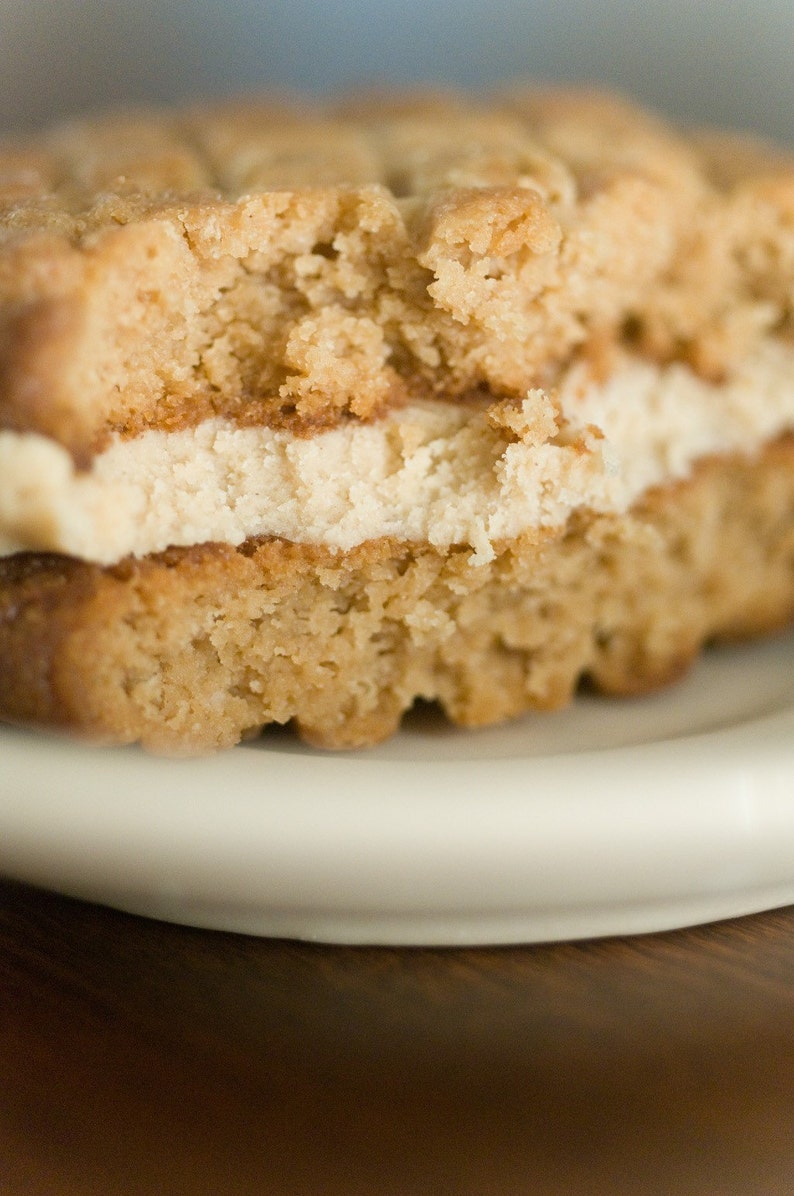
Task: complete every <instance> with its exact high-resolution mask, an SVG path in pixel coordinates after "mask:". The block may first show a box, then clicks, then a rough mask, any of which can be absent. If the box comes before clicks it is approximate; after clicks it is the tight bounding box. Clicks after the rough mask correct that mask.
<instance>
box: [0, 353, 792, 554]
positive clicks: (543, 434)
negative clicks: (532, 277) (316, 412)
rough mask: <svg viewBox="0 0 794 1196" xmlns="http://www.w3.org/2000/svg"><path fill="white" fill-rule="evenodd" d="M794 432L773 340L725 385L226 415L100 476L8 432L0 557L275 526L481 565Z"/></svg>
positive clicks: (684, 378)
mask: <svg viewBox="0 0 794 1196" xmlns="http://www.w3.org/2000/svg"><path fill="white" fill-rule="evenodd" d="M791 428H794V347H789V346H786V345H784V344H782V343H777V342H774V343H773V342H770V343H768V344H766V345H765V346H764V348H763V350H762V351H760V352H759V353H757V354H756V355H755V356H754V357H753V358H752V359H751V360H748V361H747V362H746V363H745V365H744V367H743V368H742V369H741V370H739V371H738V373H737V374H736V375H735V376H734V377H733V378H732V379H731V380H730V381H729V382H726V383H723V384H721V385H712V384H709V383H707V382H704V381H703V380H702V379H700V378H698V377H697V376H696V375H695V374H693V373H692V371H691V370H689V369H688V368H687V367H685V366H683V365H679V364H674V365H670V366H667V367H659V366H655V365H653V364H650V363H648V362H646V361H640V360H637V359H635V358H631V357H629V356H626V357H623V358H622V359H621V360H619V361H618V362H617V364H616V367H615V369H614V371H613V373H612V374H611V376H610V377H609V378H608V379H607V380H606V381H603V382H596V381H594V380H593V378H592V376H591V375H590V374H589V372H588V370H587V369H586V367H584V366H581V365H580V366H577V367H574V368H573V369H571V370H570V371H569V373H568V374H567V375H566V376H565V377H564V378H563V380H562V382H561V384H560V385H559V388H558V389H557V390H556V391H555V392H554V394H553V395H549V394H546V393H545V392H543V391H541V390H533V391H530V392H529V393H528V395H527V397H526V398H525V400H524V401H523V403H517V404H516V405H515V406H514V407H510V406H506V407H504V408H503V409H502V411H501V412H500V413H498V414H497V416H496V418H494V416H493V415H492V417H491V419H490V420H489V418H488V416H487V414H486V412H484V411H483V410H482V409H476V408H472V407H469V406H466V405H458V406H456V405H452V404H446V403H439V402H418V403H414V404H411V405H409V406H407V407H404V408H402V409H400V410H398V411H395V412H392V413H391V414H390V415H389V416H388V417H387V418H385V419H383V420H382V421H380V422H378V423H376V424H372V425H366V426H361V425H353V424H348V425H345V426H343V427H338V428H334V429H332V430H330V431H326V432H322V433H320V434H318V435H316V436H314V437H313V438H311V439H299V438H296V437H294V436H292V435H291V434H289V433H287V432H284V431H274V430H272V429H269V428H240V427H236V426H235V425H234V424H232V423H230V422H229V421H226V420H223V419H212V420H208V421H206V422H204V423H202V424H200V425H199V426H198V427H195V428H189V429H185V430H183V431H178V432H162V431H149V432H145V433H143V434H142V435H140V436H138V437H137V438H135V439H133V440H118V441H116V442H115V443H113V444H111V445H110V446H109V447H108V448H107V449H106V451H104V452H103V453H101V454H100V455H98V456H97V457H96V458H95V459H94V461H93V464H92V467H91V469H90V470H88V471H84V472H80V471H77V470H75V468H74V465H73V462H72V460H71V457H70V456H69V454H68V453H67V452H66V451H65V450H64V449H63V448H61V447H60V446H59V445H58V444H56V443H54V442H53V441H51V440H48V439H46V438H44V437H42V436H38V435H35V434H27V433H24V434H23V433H15V432H2V433H0V553H2V554H4V555H7V554H9V553H14V552H19V551H36V552H59V553H67V554H69V555H71V556H76V557H81V558H84V559H86V560H90V561H96V562H98V563H101V564H110V563H113V562H115V561H118V560H119V559H121V558H122V557H124V556H127V555H128V554H135V555H138V556H142V555H144V554H146V553H150V552H158V551H161V550H163V549H165V548H167V547H169V546H171V545H190V544H198V543H203V542H206V541H222V542H225V543H228V544H239V543H241V542H242V541H243V540H245V539H246V538H247V537H249V536H260V535H274V536H281V537H284V538H286V539H288V540H294V541H298V542H304V543H305V542H318V543H322V544H326V545H329V546H332V547H336V548H339V549H347V548H351V547H353V546H355V545H357V544H360V543H363V542H364V541H367V540H372V539H377V538H379V537H381V536H395V537H398V538H399V539H401V540H408V541H415V542H416V541H425V542H429V543H431V544H433V545H435V546H437V547H438V548H441V549H444V548H447V547H449V546H450V545H453V544H456V545H468V546H469V547H470V548H471V550H472V558H471V559H472V563H473V564H481V563H486V562H487V561H489V560H491V559H492V557H493V555H494V551H495V547H496V546H498V544H499V542H500V541H504V540H510V539H513V538H514V537H516V536H517V535H519V534H521V533H523V532H526V531H529V530H530V529H538V528H540V529H542V528H552V527H557V526H560V525H562V524H564V523H565V521H566V520H567V518H568V517H569V516H570V514H571V513H572V512H573V511H574V510H576V509H578V508H587V509H589V510H592V511H596V512H605V513H606V512H620V511H624V510H626V509H627V508H628V507H629V506H630V505H631V504H632V503H633V502H634V501H635V500H636V499H637V498H638V497H639V496H640V495H641V494H642V493H643V492H644V491H645V490H647V489H648V488H649V487H652V486H656V485H659V484H661V483H666V482H669V481H675V480H678V479H681V478H685V477H686V476H687V475H688V474H689V473H690V471H691V469H692V466H693V465H694V463H695V462H696V461H698V460H699V459H700V458H702V457H704V456H707V455H710V454H715V453H726V452H736V451H740V452H752V451H754V450H755V449H757V448H759V447H760V446H761V445H762V444H764V443H765V442H766V441H768V440H770V439H771V438H773V437H775V436H777V435H779V434H781V433H782V432H783V431H785V430H787V429H791Z"/></svg>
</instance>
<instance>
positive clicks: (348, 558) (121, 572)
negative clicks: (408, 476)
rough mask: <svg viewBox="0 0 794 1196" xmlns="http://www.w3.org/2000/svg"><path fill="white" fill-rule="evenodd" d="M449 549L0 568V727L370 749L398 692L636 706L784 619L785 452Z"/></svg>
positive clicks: (504, 709)
mask: <svg viewBox="0 0 794 1196" xmlns="http://www.w3.org/2000/svg"><path fill="white" fill-rule="evenodd" d="M469 555H470V554H469V553H468V552H463V551H460V552H455V551H453V552H451V553H449V554H442V553H439V552H437V551H435V550H433V549H432V548H430V547H428V546H421V545H419V546H411V545H406V544H404V543H399V542H394V541H378V542H375V543H370V544H366V545H363V546H362V547H361V548H358V549H355V550H353V551H351V552H347V553H335V552H333V551H332V550H329V549H324V548H320V547H311V546H299V545H294V544H288V543H285V542H282V541H277V540H269V541H259V542H257V541H250V542H248V543H247V544H246V545H244V546H243V547H242V548H240V549H237V550H235V549H232V548H229V547H225V546H222V545H205V546H201V547H197V548H193V549H180V550H171V551H169V552H167V553H165V554H162V555H160V556H157V557H152V558H146V559H143V560H138V561H133V560H127V561H125V562H122V564H120V565H118V566H114V567H109V568H104V569H103V568H99V567H97V566H93V565H89V564H83V563H77V562H74V561H71V560H68V559H66V558H59V557H35V556H24V555H22V556H17V557H11V558H7V559H6V560H5V561H2V562H0V676H2V678H3V684H2V689H1V690H0V695H1V698H0V700H1V701H2V707H1V713H2V716H3V717H4V718H5V719H6V720H10V721H15V722H22V723H34V724H39V725H42V724H43V725H48V726H52V727H61V728H66V729H69V730H70V731H74V732H76V733H78V734H81V735H85V736H88V737H90V738H95V739H99V740H102V741H109V742H131V741H135V740H142V741H143V742H144V744H146V745H147V746H148V747H149V748H152V749H154V750H157V751H164V752H194V751H207V750H213V749H216V748H219V747H223V746H227V745H229V744H232V743H235V742H237V741H238V740H239V739H240V738H241V737H243V736H245V735H247V734H250V733H251V732H252V731H255V730H256V729H257V728H259V727H260V726H261V725H263V724H266V723H268V722H272V721H275V722H286V721H288V720H291V719H294V720H295V721H296V723H297V726H298V730H299V732H300V733H301V734H302V735H303V737H304V738H306V739H307V740H309V741H311V742H313V743H319V744H321V745H323V746H327V747H349V746H358V745H362V744H368V743H373V742H376V741H377V740H379V739H382V738H383V737H385V736H387V735H388V734H390V733H391V732H392V731H393V730H394V729H395V728H396V726H397V725H398V723H399V720H400V717H401V714H402V713H403V711H405V710H406V709H407V708H408V707H409V706H410V705H411V703H412V702H413V701H414V700H415V699H416V698H425V699H431V700H437V701H439V702H440V703H441V705H442V706H443V707H444V709H445V710H446V712H447V713H448V715H449V716H450V717H451V718H452V719H453V720H454V721H455V722H458V723H461V724H463V725H467V726H478V725H483V724H486V723H489V722H494V721H498V720H500V719H504V718H509V717H512V716H515V715H517V714H520V713H521V712H523V711H525V710H528V709H533V708H539V709H548V708H553V707H557V706H560V705H563V704H564V703H566V702H567V701H569V700H570V698H571V695H572V694H573V692H574V690H575V687H576V685H577V683H578V681H579V680H580V678H582V677H583V676H589V677H590V678H592V679H593V681H594V683H595V684H596V685H597V686H598V687H599V688H600V689H602V690H605V691H607V692H612V693H624V694H625V693H639V692H643V691H645V690H647V689H650V688H653V687H655V686H657V685H660V684H663V683H665V682H667V681H669V680H672V679H674V678H675V677H676V676H678V675H679V674H680V673H681V672H682V671H683V670H684V669H686V668H687V667H688V665H689V663H690V662H691V660H692V659H693V658H694V657H695V655H696V654H697V652H698V651H699V650H700V648H701V646H702V645H703V644H704V643H705V642H707V641H708V640H710V639H712V638H714V637H719V636H725V637H734V636H737V635H751V634H756V633H758V632H760V631H765V630H769V629H771V628H773V627H776V626H779V625H782V624H783V623H785V622H786V621H787V620H789V619H790V618H791V617H792V616H793V615H794V438H792V437H789V438H786V439H783V440H781V441H780V442H778V443H776V444H775V445H772V446H770V447H769V448H768V449H767V450H766V451H765V453H764V454H763V455H762V456H760V457H759V458H757V459H753V460H747V459H724V460H714V461H711V462H708V463H705V464H703V465H702V466H701V467H700V469H699V471H698V472H697V474H696V476H695V477H694V478H693V479H692V480H691V481H689V482H687V483H683V484H681V485H679V486H677V487H675V488H670V489H667V490H660V491H656V492H654V493H651V494H650V495H648V496H647V497H646V499H645V500H643V502H642V503H641V504H639V505H638V506H637V507H636V508H635V509H634V510H633V511H632V512H631V514H630V515H629V516H628V517H612V516H610V517H597V518H594V517H590V518H587V517H584V516H578V517H576V518H575V519H574V520H573V521H572V522H571V524H570V525H569V527H568V528H567V529H566V530H565V531H564V532H563V533H561V534H560V535H559V536H556V537H548V538H547V539H545V540H543V539H541V540H537V538H536V539H535V540H534V541H530V540H526V541H524V542H516V543H512V544H510V545H506V546H505V547H504V550H503V551H502V552H501V553H500V554H499V556H498V557H497V559H496V560H495V561H494V562H493V563H492V564H491V565H488V566H483V567H479V568H477V567H472V566H471V564H470V563H469Z"/></svg>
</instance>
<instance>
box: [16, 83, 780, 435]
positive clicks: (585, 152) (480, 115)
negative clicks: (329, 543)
mask: <svg viewBox="0 0 794 1196" xmlns="http://www.w3.org/2000/svg"><path fill="white" fill-rule="evenodd" d="M740 158H741V164H740V165H736V167H735V169H733V168H732V167H731V163H732V162H734V163H738V162H739V159H740ZM792 212H794V170H792V168H791V164H790V163H789V164H786V162H785V160H784V159H782V158H778V159H776V160H775V161H774V163H773V162H772V160H771V159H770V157H769V156H768V155H765V154H761V153H758V154H755V155H752V154H749V153H748V152H747V151H746V150H742V151H741V152H740V151H739V150H738V149H737V150H735V151H732V150H730V149H729V148H726V147H725V146H723V147H722V148H721V149H720V150H719V152H718V151H717V149H715V145H714V144H713V143H709V144H708V145H707V144H706V143H705V142H704V140H703V139H702V138H701V137H699V136H698V137H692V138H689V137H685V136H682V135H680V134H678V133H677V132H676V131H674V130H673V129H671V128H670V127H668V126H667V125H665V124H664V122H662V121H659V120H657V119H655V118H653V117H651V116H649V115H647V114H645V113H643V112H641V111H639V110H637V109H636V108H634V107H632V106H631V105H629V104H626V103H625V102H623V101H621V100H619V99H616V98H615V97H612V96H603V95H598V94H595V93H591V92H564V91H556V92H555V91H549V90H540V91H537V90H532V89H528V88H524V89H520V90H513V91H512V92H508V93H504V94H500V95H496V96H491V97H484V98H483V97H481V98H475V97H464V96H453V95H435V96H424V97H422V96H406V97H386V98H384V97H381V98H375V97H369V98H367V100H366V101H362V100H359V101H355V100H348V101H345V102H344V103H341V102H340V103H339V104H337V105H332V104H329V105H324V106H323V105H320V104H316V103H315V104H311V103H308V102H305V101H294V100H283V101H275V100H269V101H256V102H255V101H251V102H247V103H245V102H239V103H236V104H225V105H224V104H221V105H217V106H215V107H209V108H203V109H190V110H185V111H181V112H145V113H139V114H132V115H127V116H115V117H106V118H97V119H95V120H93V121H85V122H78V123H75V124H72V125H68V126H62V127H60V128H58V129H55V130H52V131H50V132H49V133H46V134H43V135H42V136H41V137H39V138H38V139H36V140H35V141H34V142H27V143H25V144H15V145H7V146H5V148H0V427H6V428H13V429H16V430H20V431H22V430H36V431H40V432H44V433H45V434H47V435H49V436H52V437H54V438H55V439H57V440H59V441H60V442H61V443H63V444H65V445H67V446H68V447H69V448H70V449H71V450H72V452H73V453H74V454H75V456H76V457H77V458H78V459H86V458H87V457H88V456H89V455H90V454H91V453H92V452H93V451H95V450H96V448H97V447H98V446H100V445H101V444H102V443H103V442H104V441H105V440H106V438H107V436H108V435H109V433H110V432H111V431H113V430H116V431H120V432H121V433H123V434H125V435H130V436H132V435H136V434H137V433H138V432H140V430H141V429H143V428H145V427H148V426H158V427H180V426H184V425H185V424H186V423H196V422H198V421H199V420H202V419H204V418H205V417H206V416H207V415H208V414H210V413H223V414H227V415H231V416H232V417H233V418H236V419H240V420H241V421H242V422H249V423H250V422H260V423H271V424H276V425H279V424H281V425H284V424H286V425H288V426H290V427H292V428H294V429H297V430H299V431H300V430H302V431H304V432H307V433H310V432H311V431H312V430H314V429H315V428H317V427H322V426H327V425H329V424H333V423H335V422H337V421H338V420H340V419H356V420H368V419H372V418H374V417H376V416H377V415H378V414H380V413H381V412H382V411H383V410H384V409H385V408H387V407H389V406H391V405H393V404H394V403H398V402H401V401H403V399H404V397H405V395H406V394H410V393H417V392H420V393H423V394H427V393H431V394H435V395H437V396H440V397H443V398H448V399H450V400H454V401H457V400H458V399H459V397H460V396H464V395H466V394H469V393H471V392H472V391H474V390H485V391H488V392H490V393H492V394H493V395H495V396H496V397H503V396H510V395H516V394H523V393H524V392H525V391H526V390H527V388H528V387H530V386H531V385H533V384H534V383H535V382H538V381H541V382H542V381H545V380H548V378H549V376H550V375H553V372H554V370H555V369H556V368H558V367H559V366H560V365H561V364H563V363H564V362H565V361H566V360H568V359H569V358H570V357H571V355H572V354H574V353H576V352H580V351H582V350H583V347H584V346H586V345H588V344H590V343H592V342H594V341H596V342H603V341H608V340H610V339H611V340H613V341H615V340H616V339H620V338H625V337H629V338H630V339H631V340H632V342H633V343H634V344H635V346H636V347H637V348H638V349H639V350H641V351H644V352H646V353H648V354H652V355H654V356H656V357H659V358H663V359H669V358H672V357H679V358H683V359H686V360H687V361H689V362H691V363H692V364H694V365H695V366H696V368H697V369H699V370H701V371H702V372H704V373H706V374H708V375H709V376H722V375H724V374H726V373H730V371H731V369H732V368H733V366H734V364H735V363H736V361H737V360H738V359H739V357H740V356H741V355H742V354H743V353H744V352H746V351H747V349H748V348H749V347H750V346H751V345H752V344H753V343H754V342H755V341H756V340H757V339H758V338H759V337H762V336H765V335H768V334H769V333H770V332H773V333H774V334H775V335H785V336H790V335H791V333H792V315H791V312H792V294H793V293H794V282H793V281H792V280H794V218H793V217H792Z"/></svg>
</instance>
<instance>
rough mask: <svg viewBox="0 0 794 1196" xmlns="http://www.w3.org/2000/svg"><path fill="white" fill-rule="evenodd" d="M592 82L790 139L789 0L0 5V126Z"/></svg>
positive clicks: (793, 32) (51, 1)
mask: <svg viewBox="0 0 794 1196" xmlns="http://www.w3.org/2000/svg"><path fill="white" fill-rule="evenodd" d="M527 75H531V76H533V77H536V78H541V79H565V80H576V81H586V82H591V81H600V82H604V83H608V84H611V85H615V86H617V87H619V88H622V89H623V90H626V91H629V92H631V93H633V94H634V95H636V96H637V97H638V98H641V99H643V100H645V101H646V102H648V103H650V104H652V105H655V106H657V107H660V108H662V109H663V110H665V111H667V112H668V113H670V114H671V115H673V116H676V117H683V118H692V119H695V120H698V121H708V122H711V123H717V124H723V125H739V126H744V127H749V128H755V129H760V130H762V131H765V132H768V133H771V134H774V135H776V136H778V137H781V138H783V139H785V140H787V141H789V142H792V141H794V121H793V120H792V114H794V77H793V76H794V0H766V2H760V3H759V2H757V3H746V2H745V3H742V2H734V0H723V2H722V3H719V2H717V0H701V2H698V0H692V2H691V3H686V2H685V0H681V2H679V3H673V2H672V0H657V2H656V3H654V2H653V0H646V2H645V3H643V2H642V0H590V2H589V3H588V2H586V0H581V2H580V3H575V2H574V0H556V2H555V0H529V2H527V3H520V0H330V2H328V0H326V2H325V3H323V0H228V2H226V3H223V2H222V0H215V2H213V0H171V3H158V2H157V0H125V2H114V0H0V128H5V129H9V128H14V127H24V126H29V125H35V124H38V123H40V122H41V121H43V120H45V119H50V118H52V117H54V116H59V115H65V114H69V113H72V112H76V111H82V110H85V109H87V108H91V107H95V106H97V105H98V104H107V103H110V104H118V103H122V102H124V101H152V100H154V101H159V100H165V99H173V98H181V97H195V96H199V95H207V94H229V93H234V92H239V91H243V90H249V89H252V88H260V89H261V88H268V87H277V88H278V87H293V88H294V87H298V88H309V89H311V90H313V91H319V92H323V91H328V90H334V89H338V88H343V87H350V86H351V85H355V84H357V83H366V84H371V83H373V82H374V83H413V82H417V81H428V80H433V81H439V82H442V83H457V84H464V85H478V84H488V83H489V82H493V81H495V80H499V79H504V78H516V77H520V76H527Z"/></svg>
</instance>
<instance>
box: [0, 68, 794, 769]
mask: <svg viewBox="0 0 794 1196" xmlns="http://www.w3.org/2000/svg"><path fill="white" fill-rule="evenodd" d="M793 309H794V162H792V159H791V157H790V156H789V155H787V154H786V153H785V152H783V151H780V150H778V149H775V148H773V147H770V146H767V145H765V144H763V143H761V142H759V141H757V140H753V139H749V138H744V137H737V136H732V135H731V136H729V135H725V134H715V133H712V132H708V131H691V132H686V133H684V132H681V131H680V130H677V129H674V128H673V127H672V126H670V125H668V124H666V123H665V122H664V121H662V120H660V119H658V118H657V117H655V116H653V115H651V114H648V113H646V112H643V111H641V110H640V109H638V108H637V107H635V106H634V105H632V104H630V103H628V102H626V101H624V100H622V99H620V98H617V97H615V96H612V95H607V94H600V93H595V92H591V91H576V90H564V89H562V90H560V89H557V90H550V89H544V88H541V89H538V88H532V87H529V86H522V87H513V88H505V89H502V90H501V91H499V92H497V93H494V94H491V95H489V96H487V97H482V96H481V97H476V96H471V95H453V94H450V93H426V94H407V95H391V96H384V95H373V96H361V95H359V96H353V97H347V98H338V99H336V100H333V101H330V100H329V101H327V102H324V103H319V102H314V101H311V102H310V101H302V100H296V99H279V98H273V97H271V98H263V99H255V100H244V101H243V100H241V101H235V102H227V103H223V104H214V105H211V106H193V107H190V108H185V109H181V110H168V111H160V110H157V111H155V110H152V111H149V110H146V111H143V110H142V111H139V112H133V113H116V114H110V115H107V116H97V117H95V118H92V119H86V120H82V121H76V122H72V123H66V124H61V125H59V126H58V127H56V128H53V129H50V130H48V131H45V132H42V133H41V134H38V135H37V136H36V137H33V138H27V139H25V140H18V141H13V140H6V141H4V142H2V143H0V717H1V718H3V719H5V720H7V721H11V722H15V723H22V724H35V725H42V726H47V727H52V728H60V729H65V730H69V731H71V732H74V733H76V734H80V735H84V736H86V737H88V738H91V739H98V740H100V741H103V742H108V743H129V742H136V741H141V742H142V743H143V744H144V745H145V746H146V747H148V748H150V749H152V750H155V751H162V752H168V753H176V754H179V753H184V752H197V751H207V750H215V749H218V748H221V747H227V746H230V745H232V744H234V743H236V742H238V741H239V740H240V739H241V738H244V737H246V736H249V735H253V734H256V733H258V731H259V730H260V729H261V728H262V727H263V726H264V725H266V724H268V723H273V722H275V723H286V722H291V723H293V724H294V725H295V727H296V728H297V731H298V733H299V734H300V735H302V736H303V737H304V738H305V739H307V740H308V741H310V742H311V743H315V744H319V745H321V746H324V747H334V748H336V747H355V746H360V745H364V744H368V743H373V742H376V741H378V740H380V739H382V738H384V737H385V736H387V735H389V734H391V733H392V732H393V731H394V730H395V729H396V727H397V726H398V725H399V722H400V719H401V716H402V714H403V713H404V712H405V711H406V710H408V709H409V708H410V707H411V705H412V704H413V703H414V702H415V701H416V700H417V699H422V700H428V701H435V702H438V703H440V704H441V706H442V707H443V709H444V710H445V711H446V713H447V714H448V715H449V717H450V718H451V719H452V720H453V721H455V722H457V723H460V724H462V725H465V726H480V725H483V724H485V723H487V722H493V721H497V720H499V719H504V718H509V717H513V716H515V715H518V714H520V713H522V712H523V711H525V710H529V709H539V710H543V709H553V708H556V707H559V706H560V705H562V704H564V703H566V702H568V701H569V700H570V699H571V697H572V695H573V694H574V693H575V691H576V688H577V686H578V685H579V684H580V683H581V682H582V681H583V680H589V681H590V682H591V683H592V684H594V685H595V686H596V687H598V688H599V689H601V690H603V691H605V692H609V693H615V694H631V693H639V692H644V691H646V690H648V689H653V688H655V687H656V686H658V685H661V684H663V683H665V682H667V681H669V680H672V679H674V678H675V677H677V676H679V675H680V674H681V673H682V672H683V671H684V670H685V669H686V668H687V667H688V665H689V663H690V662H691V660H692V659H693V658H694V657H695V656H696V654H697V653H698V652H699V651H700V649H701V647H702V646H703V645H704V644H706V643H708V642H709V641H711V640H712V639H714V638H720V637H725V636H736V635H752V634H758V633H761V632H763V631H766V630H769V629H772V628H775V627H779V626H782V625H783V624H785V623H786V621H787V620H789V619H790V618H791V617H792V614H794V441H793V440H792V434H794V314H793Z"/></svg>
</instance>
